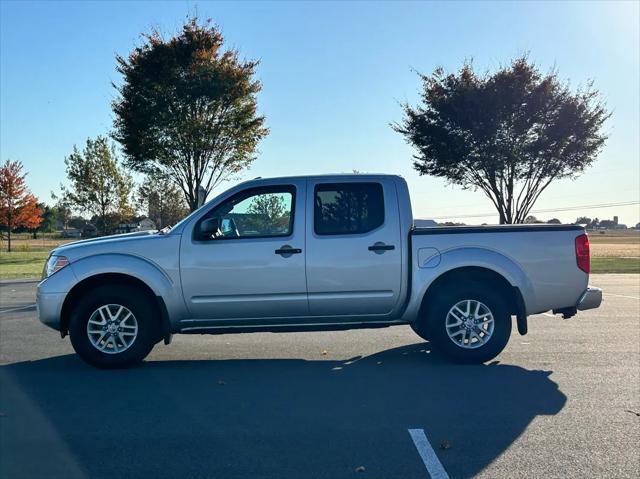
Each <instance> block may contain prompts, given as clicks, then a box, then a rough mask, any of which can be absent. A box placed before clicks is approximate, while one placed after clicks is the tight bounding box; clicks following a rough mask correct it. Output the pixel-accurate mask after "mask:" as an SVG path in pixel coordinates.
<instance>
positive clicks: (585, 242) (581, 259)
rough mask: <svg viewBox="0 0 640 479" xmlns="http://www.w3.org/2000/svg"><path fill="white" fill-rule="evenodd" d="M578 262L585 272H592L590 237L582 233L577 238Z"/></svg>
mask: <svg viewBox="0 0 640 479" xmlns="http://www.w3.org/2000/svg"><path fill="white" fill-rule="evenodd" d="M576 263H577V264H578V268H580V269H581V270H582V271H584V272H585V273H587V274H588V273H590V272H591V254H590V252H589V237H588V236H587V235H586V234H585V235H580V236H578V237H577V238H576Z"/></svg>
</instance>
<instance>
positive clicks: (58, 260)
mask: <svg viewBox="0 0 640 479" xmlns="http://www.w3.org/2000/svg"><path fill="white" fill-rule="evenodd" d="M68 264H69V260H68V259H67V258H66V257H65V256H56V255H52V256H49V259H48V260H47V264H46V265H45V266H44V271H43V272H42V277H43V279H44V278H48V277H49V276H51V275H52V274H53V273H55V272H56V271H59V270H61V269H62V268H64V267H65V266H66V265H68Z"/></svg>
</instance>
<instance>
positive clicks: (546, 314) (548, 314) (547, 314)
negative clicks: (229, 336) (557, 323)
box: [542, 313, 556, 318]
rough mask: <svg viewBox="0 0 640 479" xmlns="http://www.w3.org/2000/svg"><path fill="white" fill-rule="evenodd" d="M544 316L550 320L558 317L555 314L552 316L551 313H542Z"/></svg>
mask: <svg viewBox="0 0 640 479" xmlns="http://www.w3.org/2000/svg"><path fill="white" fill-rule="evenodd" d="M542 314H543V315H544V316H549V317H550V318H555V317H556V315H555V314H551V313H542Z"/></svg>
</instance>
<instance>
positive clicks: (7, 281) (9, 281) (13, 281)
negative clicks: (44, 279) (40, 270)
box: [0, 278, 40, 284]
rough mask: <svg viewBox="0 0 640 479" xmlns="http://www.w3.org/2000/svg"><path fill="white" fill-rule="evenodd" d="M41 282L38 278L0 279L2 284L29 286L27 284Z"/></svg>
mask: <svg viewBox="0 0 640 479" xmlns="http://www.w3.org/2000/svg"><path fill="white" fill-rule="evenodd" d="M39 282H40V280H39V279H36V278H24V279H18V278H16V279H0V284H27V283H39Z"/></svg>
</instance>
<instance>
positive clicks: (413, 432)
mask: <svg viewBox="0 0 640 479" xmlns="http://www.w3.org/2000/svg"><path fill="white" fill-rule="evenodd" d="M409 435H410V436H411V439H413V443H414V444H415V446H416V449H417V450H418V454H420V457H421V458H422V462H424V465H425V466H426V468H427V471H428V472H429V476H431V479H449V474H447V471H445V470H444V467H442V463H441V462H440V459H438V456H436V452H435V451H434V450H433V448H432V447H431V444H429V440H428V439H427V436H426V434H425V433H424V430H423V429H409Z"/></svg>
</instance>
